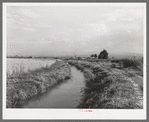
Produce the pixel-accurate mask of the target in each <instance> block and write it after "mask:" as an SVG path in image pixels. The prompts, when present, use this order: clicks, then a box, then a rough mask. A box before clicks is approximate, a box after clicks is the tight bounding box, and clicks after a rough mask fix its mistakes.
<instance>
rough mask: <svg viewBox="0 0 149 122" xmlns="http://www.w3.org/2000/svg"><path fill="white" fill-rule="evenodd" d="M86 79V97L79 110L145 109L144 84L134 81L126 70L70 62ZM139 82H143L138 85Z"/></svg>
mask: <svg viewBox="0 0 149 122" xmlns="http://www.w3.org/2000/svg"><path fill="white" fill-rule="evenodd" d="M67 62H68V63H69V64H71V65H74V66H75V67H77V68H78V69H80V70H81V71H83V73H84V75H85V77H86V88H85V90H84V97H83V99H82V101H81V103H80V105H79V106H78V108H100V109H139V108H143V105H142V97H143V94H142V93H143V82H142V81H134V80H135V79H133V78H131V77H129V74H127V72H125V71H124V70H122V69H121V70H119V69H115V68H111V67H110V66H109V65H107V66H106V65H101V64H100V63H97V62H92V63H91V62H87V61H79V60H68V61H67ZM137 82H139V83H140V82H141V83H140V84H138V83H137Z"/></svg>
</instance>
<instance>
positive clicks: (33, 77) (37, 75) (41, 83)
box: [6, 61, 71, 108]
mask: <svg viewBox="0 0 149 122" xmlns="http://www.w3.org/2000/svg"><path fill="white" fill-rule="evenodd" d="M70 75H71V72H70V66H69V65H67V64H65V63H64V62H63V61H56V62H55V63H54V64H52V65H51V66H50V68H41V69H38V70H35V71H31V72H28V73H24V74H20V75H19V76H17V77H9V78H7V81H6V82H7V91H6V94H7V96H6V107H7V108H13V107H15V106H16V105H17V104H23V103H24V101H25V100H26V99H29V98H30V97H32V96H34V95H37V94H40V93H44V92H46V89H47V88H48V87H50V86H53V85H54V84H56V83H58V82H61V81H63V80H64V79H67V78H69V77H70Z"/></svg>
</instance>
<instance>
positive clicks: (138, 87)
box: [112, 69, 143, 108]
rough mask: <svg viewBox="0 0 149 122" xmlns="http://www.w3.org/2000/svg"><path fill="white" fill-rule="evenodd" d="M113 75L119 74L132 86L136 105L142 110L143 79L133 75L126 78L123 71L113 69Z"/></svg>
mask: <svg viewBox="0 0 149 122" xmlns="http://www.w3.org/2000/svg"><path fill="white" fill-rule="evenodd" d="M112 71H113V73H117V74H121V75H122V77H124V78H125V79H126V80H128V81H130V82H131V83H132V84H133V86H134V92H135V95H136V98H135V100H136V103H135V104H136V105H138V106H139V107H140V108H143V78H142V77H141V76H138V75H135V76H133V77H128V76H126V75H124V74H123V73H124V72H125V71H124V70H119V69H113V70H112Z"/></svg>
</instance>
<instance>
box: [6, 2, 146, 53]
mask: <svg viewBox="0 0 149 122" xmlns="http://www.w3.org/2000/svg"><path fill="white" fill-rule="evenodd" d="M144 9H145V7H144V4H138V6H136V5H135V6H133V4H131V3H129V4H127V5H125V6H123V4H121V6H119V5H117V6H115V5H112V4H111V5H106V4H104V6H99V5H96V6H83V5H82V6H73V4H72V5H71V6H50V4H49V6H16V7H14V6H8V7H7V12H6V13H7V55H44V56H50V55H72V54H73V53H75V54H77V55H81V54H89V55H90V54H92V53H94V54H95V53H97V54H99V52H100V51H102V50H103V49H106V50H107V51H108V52H109V53H123V52H134V53H143V36H144V35H143V27H144V23H143V21H144V20H143V18H144Z"/></svg>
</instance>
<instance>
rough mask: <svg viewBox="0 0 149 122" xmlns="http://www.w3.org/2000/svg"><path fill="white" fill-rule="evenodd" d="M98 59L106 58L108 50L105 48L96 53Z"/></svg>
mask: <svg viewBox="0 0 149 122" xmlns="http://www.w3.org/2000/svg"><path fill="white" fill-rule="evenodd" d="M98 59H108V52H107V51H106V50H103V51H101V52H100V54H99V55H98Z"/></svg>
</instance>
